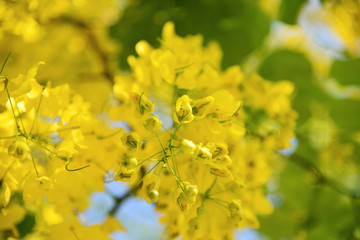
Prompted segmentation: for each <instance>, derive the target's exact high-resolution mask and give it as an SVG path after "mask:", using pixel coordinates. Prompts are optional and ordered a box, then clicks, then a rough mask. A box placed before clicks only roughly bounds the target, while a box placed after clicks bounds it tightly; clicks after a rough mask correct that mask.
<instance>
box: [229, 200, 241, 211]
mask: <svg viewBox="0 0 360 240" xmlns="http://www.w3.org/2000/svg"><path fill="white" fill-rule="evenodd" d="M241 210H242V203H241V200H232V201H231V202H230V203H229V211H230V212H239V211H241Z"/></svg>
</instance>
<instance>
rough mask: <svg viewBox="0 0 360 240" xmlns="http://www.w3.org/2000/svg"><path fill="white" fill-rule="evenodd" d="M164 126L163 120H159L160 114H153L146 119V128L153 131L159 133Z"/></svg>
mask: <svg viewBox="0 0 360 240" xmlns="http://www.w3.org/2000/svg"><path fill="white" fill-rule="evenodd" d="M161 126H162V123H161V121H160V120H159V118H158V116H155V115H154V116H151V117H149V118H148V119H146V120H145V123H144V127H145V128H146V130H148V131H149V132H152V133H157V132H159V131H160V128H161Z"/></svg>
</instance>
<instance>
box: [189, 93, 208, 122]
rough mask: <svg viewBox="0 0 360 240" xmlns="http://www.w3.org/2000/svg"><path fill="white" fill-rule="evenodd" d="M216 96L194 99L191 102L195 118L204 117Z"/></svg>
mask: <svg viewBox="0 0 360 240" xmlns="http://www.w3.org/2000/svg"><path fill="white" fill-rule="evenodd" d="M213 102H214V98H213V97H211V96H208V97H205V98H201V99H197V100H194V101H193V102H192V103H191V107H192V113H193V114H194V117H195V119H201V118H204V117H205V115H206V113H207V111H208V110H209V108H210V107H211V106H212V103H213Z"/></svg>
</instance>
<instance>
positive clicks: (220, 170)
mask: <svg viewBox="0 0 360 240" xmlns="http://www.w3.org/2000/svg"><path fill="white" fill-rule="evenodd" d="M210 173H211V174H213V175H215V176H218V177H224V178H225V177H230V176H231V173H230V171H229V170H228V169H227V168H226V167H218V166H216V165H215V166H211V167H210Z"/></svg>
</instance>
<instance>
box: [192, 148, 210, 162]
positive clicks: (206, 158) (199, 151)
mask: <svg viewBox="0 0 360 240" xmlns="http://www.w3.org/2000/svg"><path fill="white" fill-rule="evenodd" d="M211 158H212V154H211V153H210V150H209V149H208V148H207V147H202V146H201V145H198V146H196V158H195V159H196V160H197V161H200V162H202V163H204V164H208V163H209V162H210V160H211Z"/></svg>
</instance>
